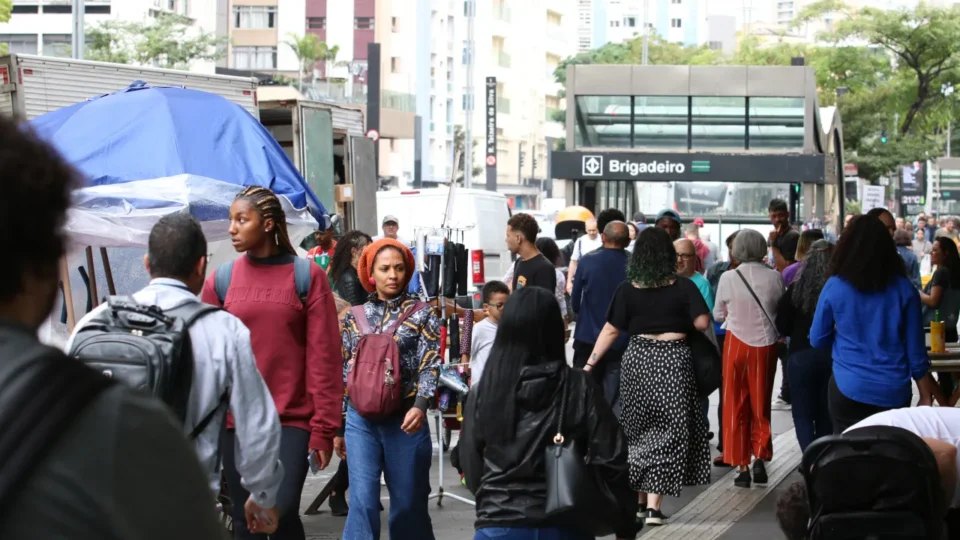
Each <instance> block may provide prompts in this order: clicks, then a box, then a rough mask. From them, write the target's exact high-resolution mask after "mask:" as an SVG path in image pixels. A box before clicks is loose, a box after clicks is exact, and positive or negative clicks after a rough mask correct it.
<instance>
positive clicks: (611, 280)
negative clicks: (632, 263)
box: [570, 248, 629, 351]
mask: <svg viewBox="0 0 960 540" xmlns="http://www.w3.org/2000/svg"><path fill="white" fill-rule="evenodd" d="M628 262H629V259H628V258H627V253H626V252H625V251H623V250H619V249H607V248H601V249H598V250H596V251H594V252H592V253H588V254H586V255H584V256H583V257H582V258H581V259H580V264H578V265H577V273H576V274H575V275H574V277H573V291H571V293H570V304H571V305H572V306H573V311H575V312H576V313H577V326H576V329H575V330H574V334H573V339H575V340H577V341H580V342H583V343H596V342H597V338H598V337H599V336H600V330H602V329H603V325H604V324H606V322H607V308H609V307H610V302H611V301H612V300H613V295H614V293H615V292H617V287H619V286H620V284H621V283H623V282H624V281H626V280H627V264H628ZM628 341H629V337H628V336H627V334H626V332H624V333H621V335H620V337H619V338H617V341H615V342H614V344H613V347H612V348H613V349H614V350H618V351H622V350H625V349H626V348H627V342H628Z"/></svg>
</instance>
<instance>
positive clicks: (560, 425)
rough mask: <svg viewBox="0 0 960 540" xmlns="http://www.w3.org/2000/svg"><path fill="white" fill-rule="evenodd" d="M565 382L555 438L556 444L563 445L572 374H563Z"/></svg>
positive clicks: (563, 383)
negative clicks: (564, 421)
mask: <svg viewBox="0 0 960 540" xmlns="http://www.w3.org/2000/svg"><path fill="white" fill-rule="evenodd" d="M560 376H561V377H562V379H563V380H561V381H560V412H559V414H558V415H557V434H556V435H554V436H553V443H554V444H563V441H564V438H563V418H564V416H566V414H567V390H568V388H569V384H570V382H569V379H570V374H569V373H564V372H561V375H560Z"/></svg>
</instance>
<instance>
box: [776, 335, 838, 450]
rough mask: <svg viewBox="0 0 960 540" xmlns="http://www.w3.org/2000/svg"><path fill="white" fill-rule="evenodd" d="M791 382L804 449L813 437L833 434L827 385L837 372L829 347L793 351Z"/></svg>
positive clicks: (801, 444) (794, 419)
mask: <svg viewBox="0 0 960 540" xmlns="http://www.w3.org/2000/svg"><path fill="white" fill-rule="evenodd" d="M787 369H788V370H789V371H790V386H791V388H792V390H793V391H792V394H793V395H792V396H791V397H792V398H793V402H792V404H791V405H792V407H793V411H792V412H793V424H794V426H795V427H796V429H797V442H798V443H800V450H806V449H807V446H809V445H810V443H812V442H813V441H815V440H817V439H819V438H820V437H824V436H826V435H831V434H833V423H832V422H831V421H830V410H829V408H828V407H827V388H828V386H829V383H830V375H831V374H832V373H833V359H832V358H831V356H830V352H829V351H821V350H818V349H807V350H805V351H799V352H794V353H791V354H790V363H789V364H787Z"/></svg>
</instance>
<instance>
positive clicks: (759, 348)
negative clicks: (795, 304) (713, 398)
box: [713, 229, 784, 487]
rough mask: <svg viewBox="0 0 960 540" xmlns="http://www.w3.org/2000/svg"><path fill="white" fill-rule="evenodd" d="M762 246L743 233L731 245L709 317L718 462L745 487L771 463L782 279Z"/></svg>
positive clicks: (763, 479)
mask: <svg viewBox="0 0 960 540" xmlns="http://www.w3.org/2000/svg"><path fill="white" fill-rule="evenodd" d="M766 254H767V241H766V239H764V238H763V236H762V235H761V234H760V233H759V232H757V231H754V230H750V229H744V230H742V231H740V234H738V235H737V238H736V240H734V241H733V252H732V253H731V257H732V258H734V259H736V260H737V261H740V266H738V267H737V269H736V270H733V271H731V272H726V273H725V274H723V275H722V276H721V277H720V284H719V285H718V286H717V298H716V304H715V305H714V308H713V316H714V318H715V319H716V320H717V321H723V322H724V328H726V330H727V336H726V338H725V339H724V347H723V461H724V462H725V463H727V464H729V465H732V466H734V467H739V469H740V474H739V475H738V476H737V478H736V480H734V485H736V486H738V487H750V457H751V455H753V456H754V457H756V458H757V459H756V461H754V463H753V481H754V482H756V483H757V484H766V483H767V470H766V467H765V465H764V464H763V462H764V461H769V460H770V459H772V458H773V437H772V435H771V433H770V397H771V396H770V394H771V391H772V385H771V381H772V380H773V374H774V372H775V371H776V369H777V340H778V338H779V336H778V334H777V328H776V325H775V324H774V320H775V318H776V316H777V315H776V310H777V303H778V302H779V301H780V297H781V296H782V295H783V291H784V285H783V277H781V276H780V273H779V272H777V271H776V270H773V269H771V268H769V267H767V266H766V265H765V264H763V257H764V256H765V255H766Z"/></svg>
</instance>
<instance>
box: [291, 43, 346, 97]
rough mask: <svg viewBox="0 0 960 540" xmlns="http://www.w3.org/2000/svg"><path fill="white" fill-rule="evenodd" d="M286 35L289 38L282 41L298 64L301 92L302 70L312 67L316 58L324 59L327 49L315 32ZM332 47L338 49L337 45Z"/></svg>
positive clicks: (301, 88)
mask: <svg viewBox="0 0 960 540" xmlns="http://www.w3.org/2000/svg"><path fill="white" fill-rule="evenodd" d="M288 36H289V39H287V40H286V41H284V43H285V44H286V45H287V47H290V49H291V50H292V51H293V54H294V55H295V56H296V57H297V61H298V62H299V64H300V69H299V73H298V77H299V89H300V91H301V92H303V72H304V71H305V70H306V69H307V67H313V65H314V64H316V63H317V61H318V60H321V59H324V58H325V55H327V54H328V52H329V49H328V48H327V44H326V43H324V42H322V41H320V38H319V37H317V36H316V34H306V35H303V36H298V35H296V34H294V33H292V32H291V33H290V34H288ZM334 48H335V49H337V50H339V47H336V46H334Z"/></svg>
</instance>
